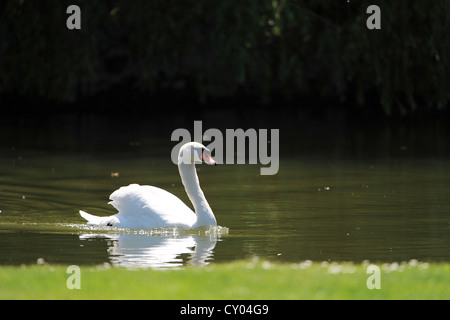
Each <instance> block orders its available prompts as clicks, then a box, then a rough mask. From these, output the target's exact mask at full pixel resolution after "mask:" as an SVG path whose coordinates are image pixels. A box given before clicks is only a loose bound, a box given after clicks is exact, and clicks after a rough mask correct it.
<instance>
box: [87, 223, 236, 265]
mask: <svg viewBox="0 0 450 320" xmlns="http://www.w3.org/2000/svg"><path fill="white" fill-rule="evenodd" d="M227 232H228V230H226V233H227ZM226 233H225V232H221V233H206V234H205V233H203V234H171V235H166V234H164V235H161V234H156V235H155V234H152V233H144V234H139V233H138V234H105V233H101V234H95V233H85V234H81V235H80V239H81V240H89V239H92V238H103V239H106V240H107V244H108V249H107V250H108V255H109V258H110V261H111V263H112V264H113V265H115V266H120V267H127V268H176V267H183V266H186V265H207V264H209V263H210V262H211V261H213V260H214V248H215V246H216V243H217V241H221V236H222V235H223V234H226Z"/></svg>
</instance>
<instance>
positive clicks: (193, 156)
mask: <svg viewBox="0 0 450 320" xmlns="http://www.w3.org/2000/svg"><path fill="white" fill-rule="evenodd" d="M202 162H205V163H207V164H210V165H216V164H217V163H216V161H214V159H213V158H212V157H211V151H210V150H209V149H208V148H206V147H205V146H204V145H202V144H201V143H199V142H188V143H186V144H184V145H183V146H182V147H181V148H180V152H179V153H178V164H180V163H184V164H196V163H202Z"/></svg>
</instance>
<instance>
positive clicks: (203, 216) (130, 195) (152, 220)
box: [80, 142, 217, 229]
mask: <svg viewBox="0 0 450 320" xmlns="http://www.w3.org/2000/svg"><path fill="white" fill-rule="evenodd" d="M199 160H201V161H204V162H206V163H208V164H212V165H213V164H214V165H215V164H216V162H215V161H214V160H213V159H212V158H211V155H210V151H209V150H208V149H207V148H206V147H205V146H203V145H202V144H200V143H197V142H189V143H187V144H185V145H183V146H182V147H181V149H180V152H179V154H178V169H179V172H180V176H181V180H182V182H183V185H184V187H185V190H186V193H187V194H188V196H189V199H190V200H191V202H192V204H193V205H194V208H195V212H193V211H192V210H191V209H190V208H189V207H188V206H187V205H185V204H184V203H183V201H181V200H180V199H179V198H178V197H176V196H175V195H173V194H171V193H170V192H167V191H165V190H163V189H160V188H158V187H153V186H141V185H138V184H130V185H129V186H126V187H121V188H119V189H118V190H116V191H114V192H113V193H112V194H111V196H110V199H111V201H110V202H109V203H110V204H111V205H113V206H114V207H115V208H116V209H117V210H118V211H119V213H118V214H116V215H113V216H108V217H98V216H94V215H91V214H89V213H87V212H84V211H82V210H80V215H81V216H82V217H83V218H84V219H86V220H87V221H88V224H90V225H99V226H116V227H121V228H129V229H152V228H161V227H172V226H175V227H180V228H183V229H195V228H198V227H202V226H211V225H216V224H217V222H216V218H215V216H214V213H213V212H212V210H211V208H210V206H209V204H208V202H207V200H206V198H205V196H204V194H203V191H202V190H201V188H200V183H199V181H198V177H197V172H196V170H195V162H198V161H199Z"/></svg>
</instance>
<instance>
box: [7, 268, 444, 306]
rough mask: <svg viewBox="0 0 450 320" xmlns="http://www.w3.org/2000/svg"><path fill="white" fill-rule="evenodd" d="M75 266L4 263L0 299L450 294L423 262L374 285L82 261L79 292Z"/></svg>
mask: <svg viewBox="0 0 450 320" xmlns="http://www.w3.org/2000/svg"><path fill="white" fill-rule="evenodd" d="M67 267H68V266H62V265H59V266H56V265H55V266H53V265H43V266H38V265H33V266H21V267H13V266H2V267H0V299H449V298H450V290H449V286H448V284H449V283H450V264H424V263H417V262H415V261H412V262H409V263H401V264H385V265H379V267H380V278H379V280H380V283H381V289H372V290H369V289H368V288H367V284H366V283H367V280H368V278H369V277H370V276H371V275H372V274H371V273H367V265H363V264H358V265H353V264H327V263H325V264H324V263H322V264H321V263H310V262H303V263H299V264H273V263H270V262H267V261H239V262H233V263H227V264H214V265H211V266H207V267H188V268H186V269H184V270H127V269H123V268H110V267H104V266H101V267H95V266H85V267H83V266H81V267H80V277H79V280H80V282H79V283H80V286H81V288H80V289H72V290H69V289H68V287H67V280H68V278H69V277H71V276H74V275H75V273H67ZM69 280H73V278H71V279H69ZM69 282H70V281H69ZM71 283H73V284H75V283H76V281H75V280H74V281H71Z"/></svg>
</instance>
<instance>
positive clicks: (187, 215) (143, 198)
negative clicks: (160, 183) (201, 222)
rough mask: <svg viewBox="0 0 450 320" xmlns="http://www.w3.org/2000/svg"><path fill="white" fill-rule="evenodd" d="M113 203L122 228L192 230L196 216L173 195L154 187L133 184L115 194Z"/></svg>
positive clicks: (112, 196) (112, 198)
mask: <svg viewBox="0 0 450 320" xmlns="http://www.w3.org/2000/svg"><path fill="white" fill-rule="evenodd" d="M110 199H111V200H112V201H111V202H109V203H110V204H111V205H113V206H114V207H115V208H116V209H117V210H118V211H119V214H118V218H119V220H120V224H121V226H124V227H126V228H136V227H139V228H159V227H165V226H175V225H176V226H181V227H186V228H190V227H191V226H192V224H193V223H194V222H195V220H196V215H195V213H194V212H193V211H192V210H191V209H189V207H188V206H186V205H185V204H184V203H183V201H181V200H180V199H179V198H178V197H176V196H174V195H173V194H171V193H170V192H167V191H165V190H163V189H160V188H157V187H153V186H140V185H138V184H131V185H129V186H126V187H121V188H119V189H118V190H116V191H114V192H113V193H112V194H111V196H110Z"/></svg>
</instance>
